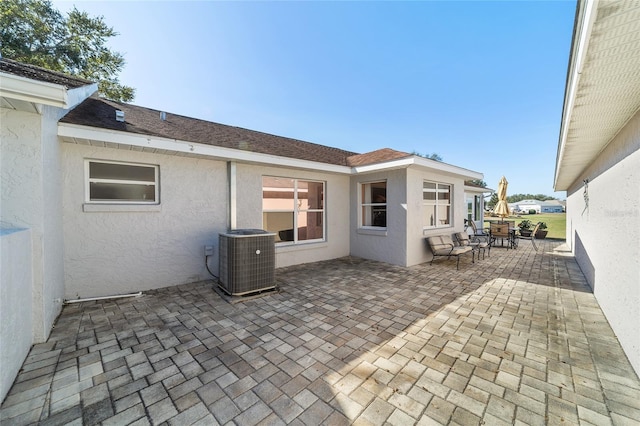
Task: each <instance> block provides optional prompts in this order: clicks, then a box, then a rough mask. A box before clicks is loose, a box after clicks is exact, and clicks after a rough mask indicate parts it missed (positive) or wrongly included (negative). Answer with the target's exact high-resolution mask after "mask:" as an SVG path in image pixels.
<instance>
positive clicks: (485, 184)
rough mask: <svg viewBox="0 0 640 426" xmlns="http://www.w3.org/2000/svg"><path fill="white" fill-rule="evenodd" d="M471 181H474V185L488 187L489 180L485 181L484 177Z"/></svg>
mask: <svg viewBox="0 0 640 426" xmlns="http://www.w3.org/2000/svg"><path fill="white" fill-rule="evenodd" d="M469 182H471V183H473V184H474V185H478V186H481V187H483V188H486V187H487V182H485V181H483V180H482V179H473V180H471V181H469Z"/></svg>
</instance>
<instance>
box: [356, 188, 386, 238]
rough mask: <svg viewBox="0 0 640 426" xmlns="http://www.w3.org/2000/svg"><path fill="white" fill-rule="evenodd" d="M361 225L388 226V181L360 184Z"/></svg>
mask: <svg viewBox="0 0 640 426" xmlns="http://www.w3.org/2000/svg"><path fill="white" fill-rule="evenodd" d="M360 226H363V227H376V228H386V227H387V182H386V181H381V182H367V183H362V184H360Z"/></svg>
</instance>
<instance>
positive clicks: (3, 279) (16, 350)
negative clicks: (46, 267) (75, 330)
mask: <svg viewBox="0 0 640 426" xmlns="http://www.w3.org/2000/svg"><path fill="white" fill-rule="evenodd" d="M0 243H1V246H0V260H1V262H0V360H1V361H0V362H1V363H2V366H1V367H0V402H1V401H2V400H4V397H5V396H6V395H7V393H8V392H9V389H10V388H11V385H12V384H13V381H14V380H15V378H16V376H17V374H18V371H19V370H20V368H21V367H22V362H23V361H24V359H25V358H26V357H27V354H28V353H29V349H31V344H32V343H33V334H32V326H33V324H32V311H31V303H32V300H31V289H32V284H33V281H32V273H31V265H32V263H31V262H32V258H31V232H30V231H29V230H25V229H4V230H3V229H0Z"/></svg>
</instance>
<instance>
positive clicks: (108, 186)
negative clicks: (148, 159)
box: [85, 160, 160, 204]
mask: <svg viewBox="0 0 640 426" xmlns="http://www.w3.org/2000/svg"><path fill="white" fill-rule="evenodd" d="M159 174H160V168H159V166H157V165H150V164H137V163H123V162H116V161H103V160H85V176H86V187H85V201H86V202H87V203H89V204H159V202H160V196H159V195H160V194H159V184H158V182H159Z"/></svg>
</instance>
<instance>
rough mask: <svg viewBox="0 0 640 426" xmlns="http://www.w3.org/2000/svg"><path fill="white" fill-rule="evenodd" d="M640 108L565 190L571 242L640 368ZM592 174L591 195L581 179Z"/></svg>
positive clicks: (569, 239) (568, 231)
mask: <svg viewBox="0 0 640 426" xmlns="http://www.w3.org/2000/svg"><path fill="white" fill-rule="evenodd" d="M639 171H640V113H638V114H636V116H635V117H634V118H633V119H632V120H630V121H629V123H627V125H626V126H625V127H624V128H623V129H622V130H621V131H620V132H619V133H618V135H617V136H616V137H615V139H614V140H613V141H612V142H611V143H610V144H609V145H608V146H607V147H606V148H605V149H604V150H603V152H602V153H601V154H600V155H599V156H598V158H597V159H596V161H594V162H593V163H592V164H591V165H590V166H589V167H588V168H587V169H586V170H585V171H584V173H583V174H582V176H581V177H580V178H579V179H578V180H577V181H576V182H575V183H574V184H573V185H572V186H571V188H569V190H568V191H567V208H566V210H567V242H570V243H571V248H572V251H573V253H574V254H575V257H576V260H577V262H578V264H579V265H580V268H581V269H582V271H583V273H584V275H585V277H586V278H587V280H588V282H589V284H590V285H591V287H592V289H593V291H594V294H595V296H596V298H597V299H598V303H599V304H600V307H601V308H602V310H603V312H604V313H605V315H606V317H607V319H608V321H609V323H610V325H611V327H612V328H613V330H614V332H615V333H616V335H617V336H618V339H619V340H620V343H621V345H622V347H623V348H624V350H625V353H626V354H627V356H628V358H629V360H630V362H631V364H632V365H633V366H634V369H635V370H636V371H637V372H639V373H640V333H638V324H639V323H640V314H639V313H638V312H639V311H638V307H639V306H640V244H638V241H640V228H639V227H638V226H637V224H638V223H639V222H640V191H639V190H638V188H640V172H639ZM584 179H588V180H589V182H588V185H587V195H588V206H587V203H586V197H585V194H584V192H585V185H584V184H583V180H584Z"/></svg>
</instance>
